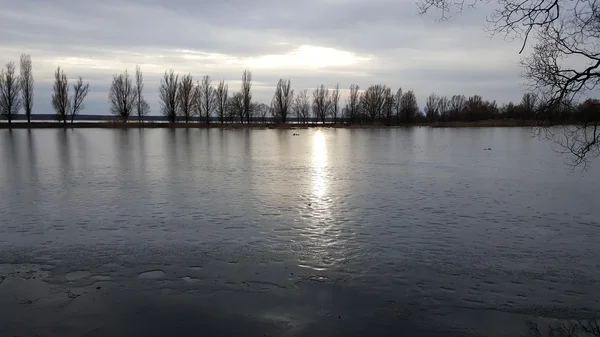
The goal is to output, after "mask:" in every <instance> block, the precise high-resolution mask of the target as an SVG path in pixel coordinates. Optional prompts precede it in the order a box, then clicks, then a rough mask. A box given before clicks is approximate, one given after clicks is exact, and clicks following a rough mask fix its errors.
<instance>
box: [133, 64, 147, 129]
mask: <svg viewBox="0 0 600 337" xmlns="http://www.w3.org/2000/svg"><path fill="white" fill-rule="evenodd" d="M143 90H144V75H143V74H142V70H141V69H140V66H136V67H135V91H136V95H135V98H136V101H135V108H136V112H137V116H138V122H140V123H142V122H143V121H144V116H146V115H147V114H148V113H150V105H149V104H148V102H146V100H145V99H144V95H143V94H142V91H143Z"/></svg>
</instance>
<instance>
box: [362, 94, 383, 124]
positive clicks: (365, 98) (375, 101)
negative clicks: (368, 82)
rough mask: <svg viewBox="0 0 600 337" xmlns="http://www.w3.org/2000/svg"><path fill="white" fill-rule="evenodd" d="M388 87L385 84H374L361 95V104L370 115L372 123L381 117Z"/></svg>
mask: <svg viewBox="0 0 600 337" xmlns="http://www.w3.org/2000/svg"><path fill="white" fill-rule="evenodd" d="M386 93H387V87H386V86H385V85H381V84H376V85H372V86H370V87H369V88H367V90H366V91H365V92H364V93H363V95H362V96H361V102H360V104H361V106H362V109H363V110H364V112H365V113H366V114H367V116H368V117H369V119H370V121H371V123H373V122H375V120H376V119H377V118H379V117H381V114H382V112H383V108H384V105H385V99H386Z"/></svg>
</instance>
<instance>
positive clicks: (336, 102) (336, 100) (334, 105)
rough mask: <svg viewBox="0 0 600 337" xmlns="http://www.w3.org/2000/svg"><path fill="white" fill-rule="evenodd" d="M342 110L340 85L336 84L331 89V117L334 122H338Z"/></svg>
mask: <svg viewBox="0 0 600 337" xmlns="http://www.w3.org/2000/svg"><path fill="white" fill-rule="evenodd" d="M339 111H340V85H339V84H336V85H335V87H333V90H332V91H331V117H333V124H335V123H336V122H337V117H338V113H339Z"/></svg>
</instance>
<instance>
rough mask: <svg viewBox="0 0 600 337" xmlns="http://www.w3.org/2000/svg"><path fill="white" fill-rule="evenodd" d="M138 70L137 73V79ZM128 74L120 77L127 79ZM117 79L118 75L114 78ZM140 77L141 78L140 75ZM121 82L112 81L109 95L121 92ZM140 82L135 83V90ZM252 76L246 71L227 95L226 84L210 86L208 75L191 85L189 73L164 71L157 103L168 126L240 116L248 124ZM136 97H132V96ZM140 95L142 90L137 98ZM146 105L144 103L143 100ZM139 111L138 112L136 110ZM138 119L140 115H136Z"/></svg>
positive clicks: (125, 115) (251, 107)
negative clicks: (181, 74) (237, 90)
mask: <svg viewBox="0 0 600 337" xmlns="http://www.w3.org/2000/svg"><path fill="white" fill-rule="evenodd" d="M137 73H140V74H141V72H140V71H139V68H138V70H137V72H136V78H138V77H137ZM126 74H127V73H125V74H123V75H119V76H122V77H124V78H126V76H127V75H126ZM115 78H117V76H115ZM140 78H141V75H140ZM119 83H120V82H118V81H113V85H112V87H111V92H113V91H115V92H123V91H124V89H123V87H126V86H122V85H118V84H119ZM140 85H142V84H141V82H138V84H137V88H139V87H140ZM251 89H252V73H251V72H250V71H248V70H245V71H244V73H243V75H242V86H241V90H240V91H239V92H236V93H234V94H233V95H232V96H231V97H230V96H229V86H228V85H227V84H226V83H225V81H220V82H219V83H218V84H217V86H216V87H215V86H213V84H212V79H211V78H210V76H208V75H205V76H203V77H202V80H201V81H196V82H194V78H193V76H192V75H191V74H187V75H183V76H181V77H180V76H179V75H178V74H175V72H174V71H173V70H169V71H166V72H165V74H164V76H163V78H162V79H161V82H160V86H159V100H160V107H161V112H162V114H163V115H164V116H165V117H166V118H167V120H168V121H169V122H171V123H174V122H176V121H178V120H183V121H185V122H186V123H188V122H190V121H192V120H194V119H200V120H204V122H205V123H210V121H211V118H212V116H215V115H216V116H217V117H218V118H219V120H220V121H221V122H222V123H223V122H224V121H225V119H226V118H227V119H230V118H231V117H239V120H240V122H242V123H243V122H244V120H246V122H250V117H251V111H253V110H254V109H253V105H252V91H251ZM131 96H132V97H133V96H135V94H131ZM140 96H141V91H139V92H138V94H137V97H140ZM110 101H111V104H112V105H113V106H114V105H115V101H116V100H115V99H113V97H112V96H111V97H110ZM144 102H145V101H144ZM137 111H138V112H139V111H140V109H138V110H137ZM113 113H115V114H117V115H119V116H121V117H124V118H125V120H126V118H127V117H128V116H129V114H128V113H122V114H121V113H116V112H115V111H113ZM138 116H140V118H141V117H142V116H143V115H142V114H138Z"/></svg>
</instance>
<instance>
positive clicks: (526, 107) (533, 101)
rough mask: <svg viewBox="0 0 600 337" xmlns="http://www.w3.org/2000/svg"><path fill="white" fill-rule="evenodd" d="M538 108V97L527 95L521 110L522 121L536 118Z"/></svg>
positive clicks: (524, 96)
mask: <svg viewBox="0 0 600 337" xmlns="http://www.w3.org/2000/svg"><path fill="white" fill-rule="evenodd" d="M536 108H537V96H536V95H535V94H532V93H526V94H524V95H523V99H522V100H521V104H520V109H519V110H521V116H520V117H521V119H522V120H530V119H532V118H534V116H535V113H536Z"/></svg>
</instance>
